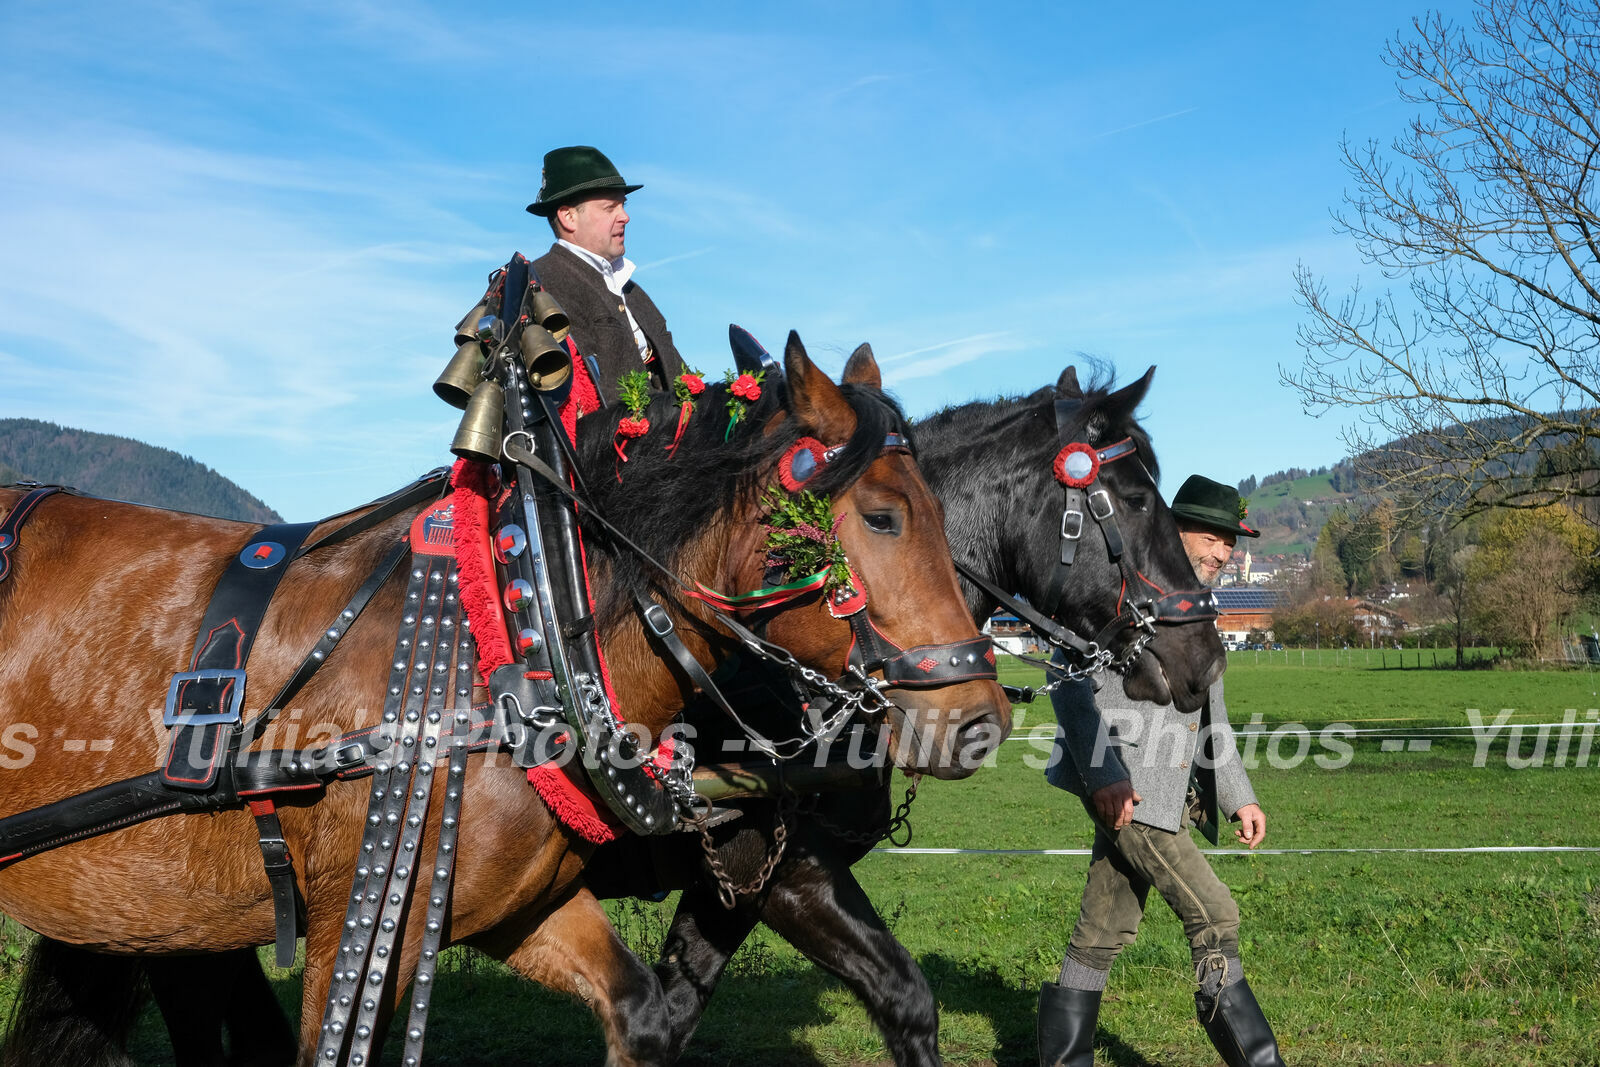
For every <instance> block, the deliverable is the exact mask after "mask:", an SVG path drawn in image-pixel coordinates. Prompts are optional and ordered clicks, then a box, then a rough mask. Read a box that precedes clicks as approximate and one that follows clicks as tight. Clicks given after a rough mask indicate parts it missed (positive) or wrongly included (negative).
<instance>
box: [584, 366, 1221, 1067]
mask: <svg viewBox="0 0 1600 1067" xmlns="http://www.w3.org/2000/svg"><path fill="white" fill-rule="evenodd" d="M857 353H858V356H860V357H862V358H866V357H867V356H870V349H867V348H865V347H863V348H862V349H858V350H857ZM1154 370H1155V368H1154V367H1152V368H1150V370H1149V371H1148V372H1146V373H1145V374H1144V375H1143V376H1142V377H1141V378H1139V379H1138V380H1137V381H1134V382H1132V383H1131V384H1129V385H1127V386H1125V387H1123V388H1121V389H1112V388H1111V387H1109V385H1106V386H1091V387H1090V388H1088V389H1084V388H1082V387H1081V386H1080V384H1079V382H1078V377H1077V372H1076V369H1075V368H1073V367H1070V366H1069V367H1068V368H1066V370H1064V371H1063V372H1062V374H1061V376H1060V378H1059V380H1058V381H1057V382H1056V384H1055V386H1054V387H1053V388H1047V389H1042V390H1040V391H1038V392H1036V393H1034V394H1032V395H1030V396H1027V397H1023V398H1020V399H1002V400H996V401H990V402H980V403H971V404H966V405H963V406H960V407H954V408H949V409H946V410H944V411H941V412H938V413H936V414H934V415H931V416H929V417H928V418H926V419H924V420H921V421H920V422H919V423H918V424H917V425H916V426H915V427H914V430H915V433H916V439H917V455H918V462H919V463H920V464H921V466H922V468H923V470H924V472H925V474H926V476H927V478H928V483H929V484H930V485H931V486H932V487H933V488H934V490H935V492H936V493H937V494H938V496H939V499H940V502H941V503H942V505H943V506H944V511H945V532H946V536H947V538H948V539H949V542H950V546H951V553H952V555H953V556H954V557H955V558H956V559H957V560H959V561H961V562H963V563H965V564H967V565H968V566H969V567H971V568H973V569H974V570H976V571H977V572H979V573H981V574H982V575H984V576H986V577H987V578H989V580H990V581H991V582H992V583H994V584H995V585H997V586H999V587H1001V588H1002V589H1004V590H1008V591H1011V592H1012V593H1015V594H1020V595H1022V596H1023V597H1024V598H1026V599H1027V600H1028V601H1030V602H1031V603H1032V604H1034V605H1043V604H1045V603H1047V601H1048V598H1049V597H1050V596H1051V594H1052V588H1051V587H1052V585H1053V584H1054V583H1055V582H1056V581H1057V580H1058V577H1057V576H1058V571H1059V566H1058V560H1059V543H1060V531H1061V527H1062V511H1061V508H1062V486H1061V485H1059V484H1057V481H1056V480H1055V479H1054V478H1053V477H1052V460H1053V459H1054V458H1055V457H1056V456H1057V455H1058V454H1059V450H1060V449H1061V448H1062V442H1063V441H1075V442H1085V443H1087V444H1089V445H1091V446H1095V447H1104V446H1107V445H1111V444H1112V443H1114V442H1118V441H1121V440H1124V439H1128V440H1131V441H1132V442H1133V443H1134V445H1135V446H1136V452H1135V453H1134V455H1136V456H1137V460H1138V462H1136V463H1129V462H1126V461H1122V462H1109V463H1106V464H1105V465H1104V466H1103V467H1102V468H1101V469H1100V472H1099V479H1100V483H1101V484H1102V485H1104V487H1105V488H1106V489H1107V490H1108V491H1109V493H1110V497H1111V499H1112V501H1113V503H1114V507H1115V514H1116V520H1117V522H1118V524H1119V526H1120V530H1121V534H1122V540H1123V544H1124V555H1125V559H1124V562H1125V563H1126V564H1127V568H1128V569H1130V570H1131V571H1132V572H1134V573H1135V574H1136V575H1138V576H1140V577H1141V578H1143V579H1144V580H1147V581H1149V582H1151V583H1153V584H1154V585H1156V586H1160V587H1161V588H1162V589H1163V590H1197V589H1198V588H1199V581H1198V579H1197V578H1196V577H1195V575H1194V572H1193V570H1192V568H1191V567H1190V565H1189V561H1188V557H1187V555H1186V554H1185V552H1184V550H1183V545H1182V542H1181V541H1180V540H1179V539H1178V532H1177V526H1176V524H1175V522H1174V521H1173V518H1172V515H1171V513H1170V512H1169V511H1168V509H1167V506H1166V504H1165V503H1164V502H1163V500H1162V498H1161V495H1160V493H1159V491H1158V489H1157V487H1156V483H1155V476H1156V475H1157V474H1158V473H1159V467H1158V466H1157V463H1156V458H1155V454H1154V452H1153V451H1152V450H1151V446H1150V440H1149V437H1148V435H1147V434H1146V433H1145V432H1144V430H1143V429H1142V428H1141V427H1140V426H1139V424H1138V422H1137V421H1136V419H1135V409H1136V408H1137V407H1138V405H1139V403H1140V402H1141V401H1142V400H1143V398H1144V395H1145V392H1146V391H1147V389H1148V388H1149V385H1150V381H1151V379H1152V377H1153V373H1154ZM1058 401H1066V402H1067V406H1068V407H1070V409H1071V411H1072V416H1071V417H1072V423H1071V424H1070V425H1068V426H1062V427H1059V428H1058V427H1057V426H1056V424H1055V419H1054V417H1053V416H1054V412H1055V409H1056V406H1057V402H1058ZM1092 530H1093V527H1092V526H1090V527H1089V531H1092ZM1089 531H1086V532H1085V533H1084V536H1083V538H1082V544H1081V546H1080V548H1079V549H1078V552H1077V556H1076V559H1075V561H1074V562H1073V564H1072V566H1071V567H1070V568H1069V569H1068V574H1069V585H1068V586H1067V589H1066V592H1065V595H1064V596H1062V597H1060V603H1059V606H1058V607H1057V608H1056V609H1055V619H1056V621H1058V622H1059V623H1061V624H1063V625H1065V626H1066V627H1068V628H1069V629H1071V630H1073V631H1075V632H1077V633H1080V634H1090V635H1093V634H1098V633H1101V632H1102V631H1103V630H1104V628H1105V627H1106V625H1107V624H1108V623H1109V622H1110V621H1111V620H1112V619H1113V618H1114V617H1116V616H1117V615H1118V614H1119V613H1120V612H1121V611H1122V603H1121V601H1122V597H1123V573H1124V570H1123V568H1122V567H1120V566H1119V565H1118V563H1117V562H1115V561H1113V560H1112V559H1111V558H1110V556H1109V553H1108V550H1107V545H1106V542H1105V541H1104V540H1103V539H1101V538H1099V537H1097V536H1095V535H1094V534H1093V533H1092V532H1089ZM962 584H963V587H964V593H965V597H966V603H967V606H968V609H969V610H970V612H971V616H972V618H973V619H974V620H975V621H981V620H983V619H986V618H988V616H989V615H990V613H991V612H992V611H993V610H994V609H995V607H996V606H997V601H996V599H995V598H994V597H993V596H992V595H990V594H989V593H988V592H985V591H984V590H983V589H981V588H979V587H978V586H977V585H976V584H974V583H972V582H970V581H966V580H963V583H962ZM1156 629H1157V634H1156V636H1155V637H1154V639H1153V640H1151V641H1150V642H1149V644H1148V646H1147V647H1146V648H1145V651H1144V654H1143V655H1141V656H1139V657H1138V658H1137V659H1135V660H1134V661H1133V662H1132V663H1131V664H1129V665H1128V668H1127V674H1126V681H1125V686H1126V689H1127V691H1128V692H1129V693H1130V695H1131V694H1134V693H1136V692H1137V694H1138V698H1139V699H1147V700H1153V701H1156V702H1158V703H1168V702H1173V703H1176V704H1177V705H1178V706H1179V707H1181V708H1184V709H1186V710H1188V709H1193V708H1195V707H1198V706H1199V704H1200V702H1201V701H1203V700H1204V698H1205V694H1206V691H1207V689H1208V687H1209V686H1210V684H1211V683H1212V682H1213V681H1214V680H1215V679H1216V678H1217V677H1218V676H1220V674H1221V672H1222V670H1223V667H1224V663H1225V660H1224V656H1223V648H1222V643H1221V639H1220V638H1219V637H1218V636H1217V632H1216V628H1215V627H1214V626H1213V625H1211V623H1210V622H1209V621H1208V620H1207V619H1204V618H1202V619H1199V620H1196V621H1195V622H1193V623H1190V624H1184V625H1160V626H1158V627H1157V628H1156ZM1137 633H1138V630H1137V629H1129V630H1127V631H1124V632H1123V633H1121V634H1119V635H1117V637H1116V640H1117V641H1118V642H1119V643H1120V644H1125V643H1127V642H1129V641H1132V640H1135V639H1136V634H1137ZM696 710H697V709H691V712H690V715H691V719H690V721H691V722H694V723H695V724H696V725H698V726H700V727H701V728H702V733H701V735H700V738H701V751H703V752H705V753H714V752H715V751H716V746H717V738H718V735H719V733H721V734H725V733H726V731H724V730H721V729H720V727H719V725H718V724H717V723H716V722H715V720H713V719H708V718H705V717H703V716H697V715H696ZM752 714H755V712H752ZM757 721H758V722H759V721H762V720H760V719H758V720H757ZM1046 721H1049V720H1046ZM722 803H724V804H726V805H728V806H729V807H735V808H738V809H740V810H742V811H743V812H744V816H743V817H742V818H740V819H738V820H735V821H733V822H730V823H728V824H725V825H724V826H722V827H719V828H718V829H717V830H715V831H714V835H715V837H716V841H717V845H718V853H719V858H720V861H721V862H722V864H723V865H724V867H725V868H726V870H727V874H728V876H729V877H730V878H731V879H733V880H735V881H743V880H745V879H748V878H750V877H751V876H752V874H753V873H754V872H755V871H757V870H758V868H759V867H760V865H761V864H762V862H763V861H764V859H765V857H766V856H767V855H768V854H769V852H770V850H771V847H772V827H773V826H774V825H775V820H776V817H777V816H776V813H775V810H774V809H775V805H774V804H773V802H771V801H768V800H760V799H748V800H728V801H723V802H722ZM814 804H815V807H814V808H813V809H812V810H813V812H814V817H812V818H809V819H808V818H805V817H803V816H801V817H797V818H796V819H794V820H793V822H792V823H791V825H790V826H789V832H788V839H787V847H786V851H785V853H784V856H783V859H782V861H781V862H780V863H779V864H778V866H777V867H776V868H775V869H774V870H773V872H772V876H771V878H770V879H769V880H768V882H767V884H766V886H765V887H764V889H763V890H762V891H760V892H759V893H755V894H752V895H747V896H740V897H738V898H737V902H736V904H735V906H734V907H732V908H728V907H725V906H724V903H723V900H722V894H721V893H719V890H718V885H717V880H716V879H715V878H714V877H713V872H712V871H710V870H709V868H708V867H707V865H706V863H705V859H704V857H703V856H702V855H701V854H700V849H699V848H698V846H697V845H696V844H695V843H694V842H692V841H681V840H677V841H670V842H665V843H662V842H649V841H644V840H641V839H638V838H632V837H629V838H623V839H619V840H618V841H615V842H612V843H609V844H607V845H604V846H602V847H601V848H600V849H599V850H598V851H597V852H596V854H595V856H594V858H593V859H592V860H591V863H590V867H589V869H588V873H587V878H588V883H589V885H590V887H591V888H592V889H593V890H594V891H595V892H596V893H597V894H599V895H601V896H646V897H648V896H652V895H654V894H658V893H659V892H660V891H662V890H668V889H681V890H683V894H682V896H681V898H680V899H679V903H678V906H677V909H676V912H675V914H674V917H673V921H672V924H671V927H670V929H669V930H668V933H667V936H666V938H665V940H664V942H663V945H662V950H661V953H662V958H661V960H660V962H658V963H657V965H656V974H657V975H658V976H659V977H660V979H661V982H662V987H663V989H664V990H665V992H666V996H667V1000H668V1003H669V1004H670V1006H671V1010H670V1012H669V1017H670V1018H671V1019H672V1022H673V1028H674V1029H673V1036H672V1042H673V1050H674V1053H675V1054H681V1052H682V1051H683V1049H684V1047H685V1045H686V1044H687V1042H688V1041H689V1039H690V1037H691V1036H692V1034H693V1033H694V1029H695V1027H696V1025H697V1024H698V1022H699V1019H700V1017H701V1015H702V1014H703V1012H704V1009H705V1005H706V1003H707V1002H708V1001H709V999H710V997H711V995H712V993H713V992H714V991H715V989H716V986H717V983H718V981H719V979H720V977H721V975H722V972H723V969H724V968H725V967H726V965H727V963H728V960H729V959H730V958H731V956H732V955H733V953H734V952H735V951H736V950H737V949H738V947H739V946H740V945H741V944H742V943H743V942H744V941H745V939H746V938H747V937H748V936H749V934H750V932H751V931H752V930H753V929H754V927H755V925H756V923H757V922H761V923H765V924H766V925H767V926H768V927H769V928H771V929H772V930H773V931H774V932H776V933H777V934H779V935H780V936H782V937H783V938H785V939H786V940H787V941H789V942H790V943H791V944H792V945H793V946H794V947H795V948H797V949H798V950H799V951H800V952H801V953H802V954H804V955H805V956H806V958H807V959H809V960H811V961H812V962H813V963H815V964H817V965H818V966H821V967H823V968H824V969H826V970H827V971H829V972H830V973H832V974H833V975H834V976H836V977H837V978H839V979H840V980H841V981H843V982H844V983H845V984H846V985H847V986H848V987H849V988H850V989H851V990H852V991H853V992H854V993H855V994H856V996H857V997H858V998H859V999H860V1000H861V1001H862V1003H863V1004H864V1005H865V1007H866V1009H867V1012H868V1015H869V1016H870V1017H871V1019H872V1021H873V1023H874V1024H875V1025H876V1026H877V1027H878V1029H879V1031H880V1032H881V1033H882V1035H883V1038H884V1041H885V1044H886V1046H887V1049H888V1051H889V1053H890V1054H891V1055H892V1056H893V1057H894V1062H895V1063H896V1064H897V1065H899V1067H912V1065H929V1064H938V1063H940V1062H942V1061H941V1059H940V1056H939V1047H938V1034H939V1026H938V1007H937V1003H936V1001H935V999H934V996H933V993H932V990H931V989H930V988H929V987H928V983H927V980H926V979H925V977H924V976H923V974H922V971H921V970H920V969H919V968H918V966H917V963H916V960H915V959H914V958H913V957H912V956H911V954H910V953H909V952H907V951H906V949H905V947H904V946H903V945H901V944H900V942H899V941H898V940H896V938H895V937H894V935H893V933H891V932H890V931H889V929H888V928H887V927H886V926H885V925H884V923H883V921H882V919H881V918H880V917H879V915H878V912H877V910H876V909H875V908H874V907H873V906H872V902H871V900H869V899H868V897H867V895H866V893H865V891H864V890H863V889H862V888H861V886H860V884H859V883H858V882H857V881H856V879H855V877H854V875H853V874H851V871H850V866H851V864H853V863H855V862H856V861H857V860H859V859H861V858H862V857H863V856H864V855H866V853H867V852H868V851H869V850H870V849H871V848H872V846H873V843H874V839H875V838H876V837H877V836H878V835H879V834H881V833H882V831H883V830H884V828H885V827H887V826H888V824H889V821H890V811H891V797H890V791H889V788H888V786H887V784H885V785H884V786H882V787H881V788H878V789H877V790H875V791H866V792H863V791H852V792H836V793H831V794H828V793H825V794H822V795H820V796H818V797H816V798H815V800H814ZM663 844H665V845H669V846H673V847H670V848H664V847H663Z"/></svg>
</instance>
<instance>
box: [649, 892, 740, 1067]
mask: <svg viewBox="0 0 1600 1067" xmlns="http://www.w3.org/2000/svg"><path fill="white" fill-rule="evenodd" d="M759 918H760V915H759V911H758V908H757V906H756V904H755V902H754V901H753V900H751V899H750V898H748V897H745V898H741V899H740V901H739V904H738V905H737V906H736V907H734V909H733V910H732V911H730V910H728V909H727V908H724V907H723V906H722V902H721V901H720V900H718V899H717V893H716V890H715V889H714V888H712V887H711V886H710V885H709V884H707V883H706V882H699V883H696V884H695V885H692V886H690V887H689V888H688V889H685V890H684V891H683V896H682V897H681V898H679V900H678V910H677V911H676V912H675V913H674V914H673V916H672V926H671V927H670V928H669V929H668V930H667V936H666V940H665V941H663V942H662V945H661V962H660V963H657V964H656V977H657V978H659V979H661V990H662V992H663V993H664V994H665V995H666V998H667V1018H668V1020H669V1021H670V1023H671V1025H672V1059H673V1061H674V1062H675V1061H676V1060H677V1059H678V1057H679V1056H682V1055H683V1050H684V1047H685V1046H687V1045H688V1043H689V1038H691V1037H693V1036H694V1031H695V1027H697V1026H699V1025H700V1017H701V1016H702V1015H703V1014H704V1013H705V1007H706V1002H707V1001H709V1000H710V999H711V994H712V993H714V992H716V989H717V983H718V982H719V981H720V980H721V978H722V971H723V969H724V968H725V967H727V965H728V960H729V958H730V957H732V956H733V954H734V952H735V951H737V950H738V948H739V946H740V945H742V944H744V941H745V938H747V937H749V936H750V931H751V930H753V929H755V925H756V922H757V921H758V920H759Z"/></svg>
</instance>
